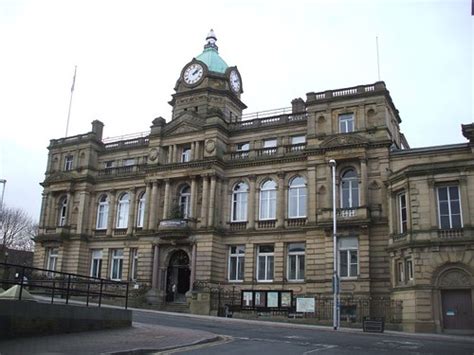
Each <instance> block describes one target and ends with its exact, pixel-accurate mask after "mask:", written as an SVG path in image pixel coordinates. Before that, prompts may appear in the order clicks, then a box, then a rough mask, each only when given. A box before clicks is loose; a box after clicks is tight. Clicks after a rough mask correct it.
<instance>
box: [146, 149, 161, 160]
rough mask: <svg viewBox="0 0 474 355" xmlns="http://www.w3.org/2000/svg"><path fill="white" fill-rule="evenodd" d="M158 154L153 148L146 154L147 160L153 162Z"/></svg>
mask: <svg viewBox="0 0 474 355" xmlns="http://www.w3.org/2000/svg"><path fill="white" fill-rule="evenodd" d="M158 154H159V152H158V149H156V148H153V149H151V150H150V152H149V153H148V159H150V160H151V161H155V160H156V159H157V158H158Z"/></svg>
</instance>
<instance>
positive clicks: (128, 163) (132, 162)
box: [122, 158, 135, 166]
mask: <svg viewBox="0 0 474 355" xmlns="http://www.w3.org/2000/svg"><path fill="white" fill-rule="evenodd" d="M133 165H135V158H128V159H124V160H123V162H122V166H133Z"/></svg>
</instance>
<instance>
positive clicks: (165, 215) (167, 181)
mask: <svg viewBox="0 0 474 355" xmlns="http://www.w3.org/2000/svg"><path fill="white" fill-rule="evenodd" d="M169 199H170V179H165V198H164V202H163V219H167V218H168V216H169V211H168V210H169V204H170V202H169Z"/></svg>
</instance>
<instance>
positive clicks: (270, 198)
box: [259, 180, 276, 220]
mask: <svg viewBox="0 0 474 355" xmlns="http://www.w3.org/2000/svg"><path fill="white" fill-rule="evenodd" d="M275 218H276V184H275V182H274V181H273V180H267V181H265V182H264V183H263V184H262V185H261V187H260V210H259V219H260V220H266V219H275Z"/></svg>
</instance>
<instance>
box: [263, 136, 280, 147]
mask: <svg viewBox="0 0 474 355" xmlns="http://www.w3.org/2000/svg"><path fill="white" fill-rule="evenodd" d="M276 146H277V140H276V139H275V138H272V139H265V140H264V141H263V148H275V147H276Z"/></svg>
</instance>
